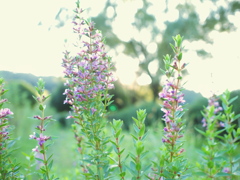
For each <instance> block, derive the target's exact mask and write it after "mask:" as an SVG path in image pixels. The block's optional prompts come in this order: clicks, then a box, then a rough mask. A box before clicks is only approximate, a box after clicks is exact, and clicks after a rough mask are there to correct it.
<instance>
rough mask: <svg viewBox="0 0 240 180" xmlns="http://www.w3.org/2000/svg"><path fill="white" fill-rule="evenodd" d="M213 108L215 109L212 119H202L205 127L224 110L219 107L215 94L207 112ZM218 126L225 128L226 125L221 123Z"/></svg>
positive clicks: (209, 102)
mask: <svg viewBox="0 0 240 180" xmlns="http://www.w3.org/2000/svg"><path fill="white" fill-rule="evenodd" d="M211 108H213V113H212V117H209V118H208V119H206V118H205V117H204V118H203V119H202V123H203V127H207V123H208V122H207V121H213V120H214V118H215V116H216V115H217V114H218V113H219V112H221V111H222V110H223V108H222V107H221V106H220V105H219V102H218V97H217V96H216V95H215V94H213V95H212V96H211V97H210V98H209V99H208V106H207V108H206V110H205V111H209V110H210V109H211ZM218 126H220V127H224V123H223V122H221V121H219V122H218Z"/></svg>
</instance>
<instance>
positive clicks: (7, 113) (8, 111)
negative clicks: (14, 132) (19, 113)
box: [0, 108, 13, 118]
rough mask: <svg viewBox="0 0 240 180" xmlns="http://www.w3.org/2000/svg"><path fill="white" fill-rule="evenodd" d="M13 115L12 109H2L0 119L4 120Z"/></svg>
mask: <svg viewBox="0 0 240 180" xmlns="http://www.w3.org/2000/svg"><path fill="white" fill-rule="evenodd" d="M12 114H13V112H12V111H10V109H8V108H4V109H0V118H4V117H6V116H7V115H12Z"/></svg>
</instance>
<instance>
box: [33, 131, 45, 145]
mask: <svg viewBox="0 0 240 180" xmlns="http://www.w3.org/2000/svg"><path fill="white" fill-rule="evenodd" d="M29 137H30V139H36V140H37V141H38V144H39V145H40V146H42V145H43V144H44V143H45V142H46V141H47V140H48V139H50V137H49V136H44V135H43V134H42V133H41V134H40V135H39V136H37V135H36V133H35V132H33V134H32V135H30V136H29Z"/></svg>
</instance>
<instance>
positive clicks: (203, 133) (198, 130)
mask: <svg viewBox="0 0 240 180" xmlns="http://www.w3.org/2000/svg"><path fill="white" fill-rule="evenodd" d="M195 130H196V131H197V132H199V133H200V134H202V135H204V136H207V134H206V132H204V131H202V130H200V129H197V128H195Z"/></svg>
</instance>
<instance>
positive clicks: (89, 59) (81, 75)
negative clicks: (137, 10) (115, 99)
mask: <svg viewBox="0 0 240 180" xmlns="http://www.w3.org/2000/svg"><path fill="white" fill-rule="evenodd" d="M76 12H82V11H81V10H77V11H76ZM73 24H74V28H73V30H74V32H75V33H77V34H78V35H79V37H80V43H79V48H80V52H78V53H77V54H76V55H75V56H73V57H71V56H70V53H69V52H68V51H66V52H65V53H64V54H65V57H64V58H63V64H62V66H63V67H64V68H65V70H64V73H65V77H66V78H68V80H67V82H66V83H65V85H66V86H68V89H66V90H65V92H64V95H66V100H65V101H64V103H68V104H70V105H73V106H72V108H73V110H74V111H75V112H78V111H81V110H86V109H87V110H88V111H89V112H91V113H94V109H91V107H87V106H86V104H87V103H88V102H89V101H90V102H92V101H93V100H94V99H95V98H96V97H103V96H105V98H107V97H109V96H108V94H106V93H105V92H107V91H108V90H109V89H112V88H114V85H113V82H114V81H115V79H114V78H113V73H112V72H110V71H111V70H113V63H112V62H111V58H110V57H108V56H107V54H106V51H105V45H104V43H103V38H102V34H101V33H100V32H99V31H97V30H96V29H95V28H94V23H93V22H90V23H87V22H86V21H85V20H84V19H83V18H81V17H79V15H78V16H76V18H75V20H74V21H73ZM86 39H90V40H89V41H88V40H86ZM99 99H100V98H99ZM75 107H78V108H80V109H78V110H76V109H74V108H75Z"/></svg>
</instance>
